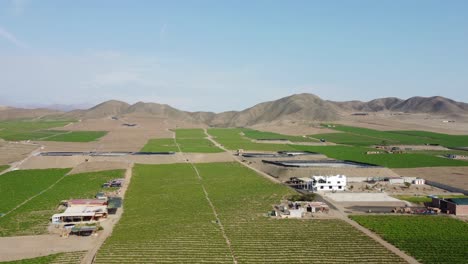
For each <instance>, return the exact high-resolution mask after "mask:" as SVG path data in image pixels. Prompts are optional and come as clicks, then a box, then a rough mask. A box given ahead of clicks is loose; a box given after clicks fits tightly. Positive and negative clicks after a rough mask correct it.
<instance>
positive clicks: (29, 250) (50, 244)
mask: <svg viewBox="0 0 468 264" xmlns="http://www.w3.org/2000/svg"><path fill="white" fill-rule="evenodd" d="M97 242H98V237H95V236H89V237H78V236H70V237H69V238H60V237H58V236H57V235H41V236H19V237H0V261H11V260H18V259H25V258H35V257H41V256H47V255H51V254H56V253H60V252H74V251H85V250H90V249H92V248H93V247H94V246H95V244H96V243H97Z"/></svg>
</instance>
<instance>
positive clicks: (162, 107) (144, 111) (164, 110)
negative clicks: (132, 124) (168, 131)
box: [122, 102, 195, 121]
mask: <svg viewBox="0 0 468 264" xmlns="http://www.w3.org/2000/svg"><path fill="white" fill-rule="evenodd" d="M122 115H125V116H129V115H132V116H151V117H158V118H167V119H170V120H177V121H195V119H194V118H193V117H192V116H191V115H190V114H189V113H188V112H185V111H181V110H178V109H176V108H173V107H171V106H169V105H166V104H157V103H144V102H138V103H136V104H133V105H131V106H130V107H128V108H127V110H126V111H125V112H124V113H122Z"/></svg>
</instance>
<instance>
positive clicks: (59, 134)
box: [38, 131, 73, 141]
mask: <svg viewBox="0 0 468 264" xmlns="http://www.w3.org/2000/svg"><path fill="white" fill-rule="evenodd" d="M71 132H73V131H65V132H64V133H58V134H54V135H50V136H47V137H43V138H40V139H38V141H41V140H44V139H49V138H53V137H56V136H61V135H65V134H70V133H71Z"/></svg>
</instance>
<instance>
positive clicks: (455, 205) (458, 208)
mask: <svg viewBox="0 0 468 264" xmlns="http://www.w3.org/2000/svg"><path fill="white" fill-rule="evenodd" d="M432 206H434V207H437V208H440V210H441V211H442V213H447V214H454V215H468V198H448V199H444V198H435V197H433V198H432Z"/></svg>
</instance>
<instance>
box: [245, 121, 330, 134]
mask: <svg viewBox="0 0 468 264" xmlns="http://www.w3.org/2000/svg"><path fill="white" fill-rule="evenodd" d="M250 128H253V129H256V130H262V131H269V132H273V133H279V134H285V135H293V136H305V135H313V134H323V133H336V131H335V130H332V129H328V128H323V127H320V123H318V122H317V123H314V122H310V121H284V120H281V121H273V122H269V123H263V124H257V125H253V126H251V127H250Z"/></svg>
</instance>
